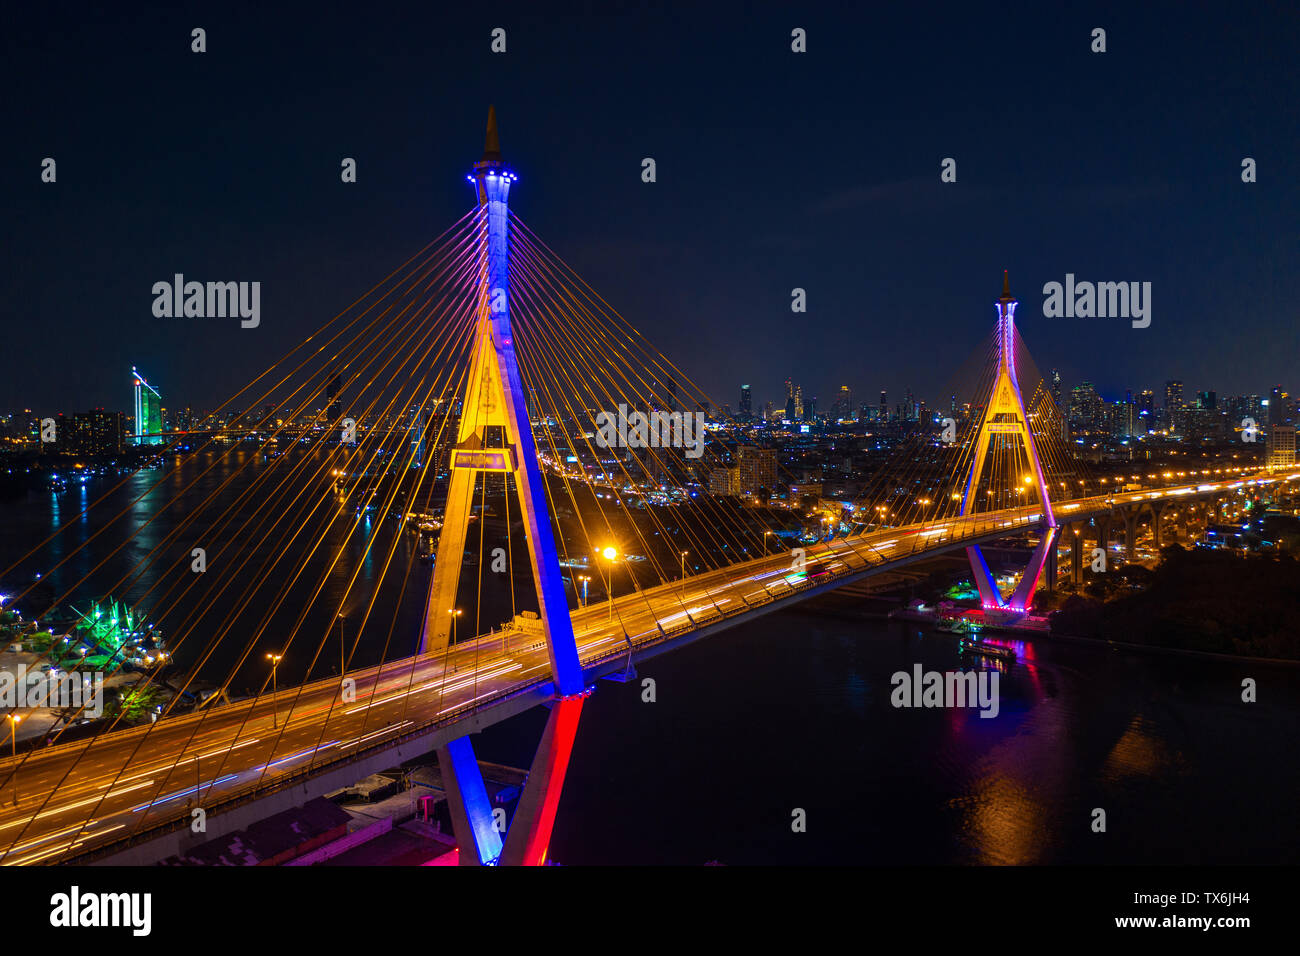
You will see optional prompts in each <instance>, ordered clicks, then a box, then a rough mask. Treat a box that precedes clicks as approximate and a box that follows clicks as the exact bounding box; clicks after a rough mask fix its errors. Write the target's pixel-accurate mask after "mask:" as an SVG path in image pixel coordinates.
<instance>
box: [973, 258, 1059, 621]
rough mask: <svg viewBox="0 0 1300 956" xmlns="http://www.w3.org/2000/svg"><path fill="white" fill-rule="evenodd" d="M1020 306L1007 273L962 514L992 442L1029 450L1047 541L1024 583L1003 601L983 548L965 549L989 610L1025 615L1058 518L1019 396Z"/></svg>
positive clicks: (1052, 544) (1051, 552) (1040, 545)
mask: <svg viewBox="0 0 1300 956" xmlns="http://www.w3.org/2000/svg"><path fill="white" fill-rule="evenodd" d="M1016 304H1017V300H1016V299H1013V298H1012V297H1011V282H1010V279H1009V277H1008V276H1007V274H1006V273H1005V272H1003V274H1002V296H1001V297H1000V298H999V299H998V300H997V303H996V305H997V312H998V326H997V361H998V370H997V374H996V375H995V376H994V379H993V387H992V389H991V390H990V392H989V396H988V401H987V402H986V403H985V410H984V415H983V418H982V420H981V421H980V425H979V431H978V433H977V434H976V436H975V451H974V455H973V457H972V458H971V463H970V470H969V471H968V473H967V475H966V487H965V490H964V491H963V493H962V499H961V511H960V514H963V515H965V514H969V513H971V512H972V511H973V510H974V504H975V494H976V490H977V489H978V488H979V483H980V475H981V474H982V473H983V470H984V467H985V459H986V458H987V456H988V452H989V446H990V444H991V443H992V442H993V437H994V436H995V435H996V436H999V440H1000V441H1001V440H1003V436H1009V437H1012V438H1014V437H1018V438H1019V439H1020V441H1021V442H1022V443H1023V445H1024V452H1025V455H1026V457H1027V458H1028V459H1029V462H1030V465H1031V467H1032V469H1033V481H1034V483H1035V485H1036V486H1037V489H1038V494H1039V500H1040V501H1041V502H1042V506H1043V522H1042V526H1041V527H1042V535H1041V538H1040V540H1039V542H1038V546H1037V547H1036V548H1035V549H1034V552H1033V554H1032V555H1031V556H1030V559H1029V565H1028V567H1026V568H1025V573H1024V575H1023V577H1021V579H1020V583H1019V584H1018V585H1017V586H1016V588H1015V590H1014V591H1013V592H1012V594H1011V597H1010V598H1007V597H1005V596H1003V594H1002V592H1001V590H1000V589H999V588H998V584H997V579H996V578H995V577H994V575H993V572H992V571H991V570H990V569H989V565H988V562H987V561H986V560H985V559H984V553H983V552H982V551H981V550H980V548H979V545H972V546H971V547H969V548H967V549H966V556H967V557H968V558H969V559H970V566H971V574H972V575H973V576H974V578H975V586H976V587H977V588H978V589H979V593H980V603H981V604H983V606H984V607H986V608H1010V609H1011V610H1016V611H1023V610H1027V609H1028V608H1029V605H1030V603H1031V602H1032V601H1033V598H1034V591H1035V589H1036V588H1037V587H1038V579H1039V577H1040V576H1041V575H1042V572H1043V565H1044V564H1045V563H1046V561H1047V560H1048V559H1049V558H1052V559H1055V554H1056V534H1057V526H1056V516H1055V515H1054V514H1053V513H1052V500H1051V497H1050V496H1049V494H1048V491H1047V482H1046V481H1045V480H1044V479H1043V465H1042V462H1041V461H1040V459H1039V457H1038V450H1037V448H1036V447H1035V444H1034V433H1033V429H1032V428H1031V427H1030V423H1029V416H1028V415H1027V414H1026V413H1025V402H1024V398H1023V396H1022V395H1021V393H1020V382H1019V380H1018V379H1017V377H1016V358H1015V354H1016V353H1015V331H1016V326H1015V315H1016Z"/></svg>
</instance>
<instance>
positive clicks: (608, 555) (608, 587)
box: [600, 545, 618, 621]
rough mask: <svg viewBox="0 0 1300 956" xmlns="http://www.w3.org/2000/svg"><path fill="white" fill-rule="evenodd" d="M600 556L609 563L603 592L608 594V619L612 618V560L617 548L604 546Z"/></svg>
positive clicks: (616, 553)
mask: <svg viewBox="0 0 1300 956" xmlns="http://www.w3.org/2000/svg"><path fill="white" fill-rule="evenodd" d="M600 554H601V557H603V558H604V559H605V560H606V561H608V562H609V563H610V567H609V571H608V573H607V574H606V575H605V592H606V593H607V594H608V595H609V619H610V621H613V620H614V560H615V559H616V558H617V557H618V549H617V548H615V547H614V546H613V545H608V546H606V547H605V548H604V549H603V550H602V551H601V552H600Z"/></svg>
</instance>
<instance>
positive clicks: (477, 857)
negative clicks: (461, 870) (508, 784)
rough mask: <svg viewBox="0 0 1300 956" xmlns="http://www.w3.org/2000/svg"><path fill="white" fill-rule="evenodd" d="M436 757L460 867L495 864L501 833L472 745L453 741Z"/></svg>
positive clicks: (441, 749) (466, 739) (461, 738)
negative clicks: (445, 794)
mask: <svg viewBox="0 0 1300 956" xmlns="http://www.w3.org/2000/svg"><path fill="white" fill-rule="evenodd" d="M437 753H438V769H439V771H441V773H442V785H443V788H444V789H445V791H446V793H447V810H448V812H449V813H450V814H451V829H452V832H453V833H454V834H455V836H456V845H457V846H458V847H460V865H461V866H482V865H484V864H487V863H495V862H496V861H497V858H498V857H499V856H500V855H501V833H500V832H499V831H498V830H497V828H496V825H495V824H496V821H495V819H493V816H492V801H490V800H489V799H488V795H487V787H486V786H485V785H484V783H483V773H482V772H481V771H480V770H479V766H478V760H477V759H476V758H475V756H474V745H473V744H471V743H470V741H469V738H468V737H457V738H456V739H455V740H451V741H448V742H447V744H446V746H443V747H439V748H438V750H437Z"/></svg>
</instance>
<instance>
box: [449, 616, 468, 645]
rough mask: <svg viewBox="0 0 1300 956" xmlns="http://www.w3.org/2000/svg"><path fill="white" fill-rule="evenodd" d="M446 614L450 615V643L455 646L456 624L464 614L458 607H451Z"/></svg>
mask: <svg viewBox="0 0 1300 956" xmlns="http://www.w3.org/2000/svg"><path fill="white" fill-rule="evenodd" d="M447 613H448V614H450V615H451V642H452V643H453V644H455V643H456V622H457V621H459V620H460V616H461V615H462V614H464V613H465V612H464V611H462V610H461V609H460V608H458V607H453V608H448V609H447Z"/></svg>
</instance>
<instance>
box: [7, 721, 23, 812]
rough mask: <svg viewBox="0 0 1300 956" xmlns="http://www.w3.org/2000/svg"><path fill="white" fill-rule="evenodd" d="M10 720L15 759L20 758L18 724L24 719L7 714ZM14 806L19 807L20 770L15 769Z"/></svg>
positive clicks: (10, 738)
mask: <svg viewBox="0 0 1300 956" xmlns="http://www.w3.org/2000/svg"><path fill="white" fill-rule="evenodd" d="M5 716H6V717H7V718H9V740H10V742H11V744H12V746H13V755H14V757H17V756H18V724H19V722H21V721H22V717H21V716H19V715H18V714H5ZM14 806H15V807H16V806H18V768H17V767H14Z"/></svg>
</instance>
